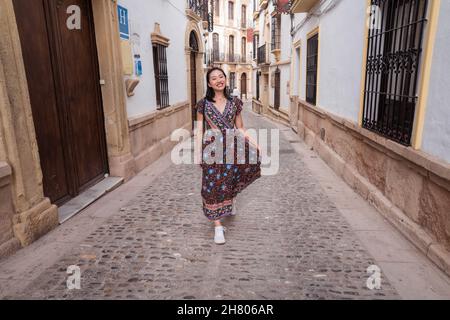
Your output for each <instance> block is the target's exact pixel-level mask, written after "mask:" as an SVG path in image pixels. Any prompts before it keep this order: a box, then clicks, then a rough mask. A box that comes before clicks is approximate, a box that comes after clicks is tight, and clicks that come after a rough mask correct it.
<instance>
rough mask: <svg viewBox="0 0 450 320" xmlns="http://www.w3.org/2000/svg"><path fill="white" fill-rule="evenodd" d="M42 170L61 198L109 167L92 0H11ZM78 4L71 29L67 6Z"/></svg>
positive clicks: (50, 190) (51, 193)
mask: <svg viewBox="0 0 450 320" xmlns="http://www.w3.org/2000/svg"><path fill="white" fill-rule="evenodd" d="M13 3H14V9H15V13H16V19H17V25H18V29H19V35H20V39H21V44H22V52H23V58H24V63H25V70H26V74H27V80H28V88H29V92H30V100H31V107H32V112H33V120H34V124H35V130H36V137H37V141H38V146H39V155H40V160H41V167H42V171H43V184H44V193H45V195H46V196H47V197H49V198H50V199H51V201H52V202H53V203H56V204H62V203H64V202H66V201H67V200H69V199H71V198H73V197H75V196H77V195H78V194H79V193H80V192H82V191H84V190H85V189H87V188H88V187H90V186H92V185H93V184H95V183H96V182H98V181H100V180H101V179H102V178H103V177H104V176H105V174H106V173H107V172H108V163H107V153H106V143H105V131H104V117H103V111H102V109H103V108H102V101H101V91H100V83H99V81H100V77H99V70H98V61H97V52H96V45H95V34H94V29H93V17H92V8H91V2H90V0H67V1H64V0H60V1H53V0H33V1H29V0H13ZM70 6H77V8H79V9H80V11H79V12H80V15H79V18H80V22H81V24H80V27H81V28H79V29H78V28H76V29H69V28H68V27H67V20H68V19H69V18H70V17H71V16H72V13H70V14H68V13H67V11H68V7H70Z"/></svg>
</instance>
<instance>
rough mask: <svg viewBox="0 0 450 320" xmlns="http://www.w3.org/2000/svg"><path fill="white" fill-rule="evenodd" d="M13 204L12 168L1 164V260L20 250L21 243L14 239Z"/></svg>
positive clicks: (3, 163)
mask: <svg viewBox="0 0 450 320" xmlns="http://www.w3.org/2000/svg"><path fill="white" fill-rule="evenodd" d="M13 212H14V210H13V203H12V198H11V167H10V166H9V165H8V164H7V163H5V162H0V258H3V257H6V256H9V255H11V254H13V253H14V252H16V251H17V250H19V249H20V247H21V246H20V241H19V240H18V239H16V238H15V237H14V231H13V224H12V219H13Z"/></svg>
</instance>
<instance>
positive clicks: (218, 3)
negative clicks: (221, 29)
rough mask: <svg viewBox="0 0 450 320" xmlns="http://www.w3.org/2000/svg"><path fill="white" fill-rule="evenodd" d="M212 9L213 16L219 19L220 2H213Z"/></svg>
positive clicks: (218, 0) (217, 0)
mask: <svg viewBox="0 0 450 320" xmlns="http://www.w3.org/2000/svg"><path fill="white" fill-rule="evenodd" d="M214 9H215V10H214V15H215V16H216V17H220V0H215V3H214Z"/></svg>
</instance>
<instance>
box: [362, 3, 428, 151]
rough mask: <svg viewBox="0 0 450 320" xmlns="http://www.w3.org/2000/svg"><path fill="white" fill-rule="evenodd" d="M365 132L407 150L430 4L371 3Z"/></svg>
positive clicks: (365, 94) (365, 93) (409, 141)
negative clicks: (366, 130)
mask: <svg viewBox="0 0 450 320" xmlns="http://www.w3.org/2000/svg"><path fill="white" fill-rule="evenodd" d="M371 4H372V17H371V18H372V20H371V26H370V28H369V29H370V30H369V37H368V48H367V67H366V83H365V90H364V110H363V119H362V120H363V121H362V123H363V127H364V128H366V129H368V130H371V131H375V132H377V133H379V134H381V135H383V136H385V137H387V138H389V139H391V140H394V141H396V142H398V143H401V144H403V145H407V146H409V145H411V135H412V130H413V125H414V115H415V109H416V104H417V100H418V97H417V82H418V76H419V67H420V58H421V54H422V42H423V31H424V27H425V24H426V21H427V20H426V14H427V6H428V0H372V2H371Z"/></svg>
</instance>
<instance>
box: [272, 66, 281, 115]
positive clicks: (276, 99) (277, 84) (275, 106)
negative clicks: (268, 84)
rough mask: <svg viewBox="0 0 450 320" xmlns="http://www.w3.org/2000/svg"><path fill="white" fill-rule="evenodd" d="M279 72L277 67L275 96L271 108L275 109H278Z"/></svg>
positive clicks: (279, 92) (279, 91)
mask: <svg viewBox="0 0 450 320" xmlns="http://www.w3.org/2000/svg"><path fill="white" fill-rule="evenodd" d="M280 87H281V71H280V69H279V68H278V67H277V69H276V70H275V94H274V103H273V106H274V108H275V109H277V110H278V109H280V94H281V88H280Z"/></svg>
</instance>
